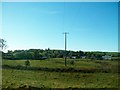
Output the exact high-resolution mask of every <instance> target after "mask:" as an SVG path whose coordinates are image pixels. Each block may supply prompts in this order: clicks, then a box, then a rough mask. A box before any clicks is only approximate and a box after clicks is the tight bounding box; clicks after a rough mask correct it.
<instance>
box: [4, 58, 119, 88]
mask: <svg viewBox="0 0 120 90" xmlns="http://www.w3.org/2000/svg"><path fill="white" fill-rule="evenodd" d="M71 60H72V59H68V60H67V66H66V67H65V66H64V60H63V59H58V58H57V59H49V60H30V63H31V64H30V66H29V67H31V68H32V67H43V68H48V69H49V68H54V69H56V68H61V69H69V68H74V69H78V70H79V69H82V70H86V69H89V70H92V69H99V68H102V69H107V70H108V69H109V70H110V71H109V72H107V73H106V72H94V73H92V72H91V73H90V72H89V73H87V72H86V73H83V72H71V71H70V72H62V71H61V72H57V71H50V72H49V70H48V71H44V70H42V71H41V70H27V68H26V70H25V69H17V68H14V69H12V68H3V69H2V78H3V79H2V87H3V88H20V87H25V88H28V87H38V88H41V87H45V88H117V87H118V80H119V76H118V73H117V72H116V71H117V67H118V62H117V61H110V60H108V61H101V60H82V59H79V60H75V61H74V64H73V65H72V64H70V61H71ZM24 62H25V60H3V62H2V64H3V66H4V65H9V66H14V67H16V66H21V67H25V65H24Z"/></svg>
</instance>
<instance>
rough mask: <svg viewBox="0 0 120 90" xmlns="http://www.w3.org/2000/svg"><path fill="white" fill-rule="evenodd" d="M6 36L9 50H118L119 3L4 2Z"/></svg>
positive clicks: (3, 15)
mask: <svg viewBox="0 0 120 90" xmlns="http://www.w3.org/2000/svg"><path fill="white" fill-rule="evenodd" d="M2 28H3V30H2V37H3V38H4V39H5V40H6V41H7V44H8V47H7V50H15V49H30V48H36V49H45V48H50V49H64V35H63V34H62V33H63V32H69V34H68V38H67V49H68V50H82V51H118V3H117V2H71V3H70V2H66V3H65V2H63V3H62V2H60V3H59V2H50V3H48V2H46V3H42V2H36V3H35V2H19V3H17V2H16V3H15V2H11V3H10V2H4V3H2Z"/></svg>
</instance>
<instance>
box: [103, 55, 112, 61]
mask: <svg viewBox="0 0 120 90" xmlns="http://www.w3.org/2000/svg"><path fill="white" fill-rule="evenodd" d="M102 58H103V59H105V60H111V59H112V56H109V55H105V56H102Z"/></svg>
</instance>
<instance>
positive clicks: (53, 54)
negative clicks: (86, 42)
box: [0, 39, 120, 59]
mask: <svg viewBox="0 0 120 90" xmlns="http://www.w3.org/2000/svg"><path fill="white" fill-rule="evenodd" d="M5 47H6V41H5V40H4V39H0V48H1V50H0V51H1V52H2V49H3V48H5ZM64 55H65V51H64V50H51V49H49V48H48V49H45V50H43V49H29V50H15V51H10V50H8V52H7V53H4V52H2V58H3V59H45V58H63V57H64ZM66 55H67V57H68V58H71V57H73V56H75V57H76V58H82V57H85V58H90V59H102V56H104V55H111V56H112V57H120V53H117V52H83V51H81V50H79V51H66Z"/></svg>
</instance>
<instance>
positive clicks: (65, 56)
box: [63, 32, 68, 66]
mask: <svg viewBox="0 0 120 90" xmlns="http://www.w3.org/2000/svg"><path fill="white" fill-rule="evenodd" d="M63 34H64V35H65V54H64V58H65V66H67V52H66V49H67V34H68V33H67V32H64V33H63Z"/></svg>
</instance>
